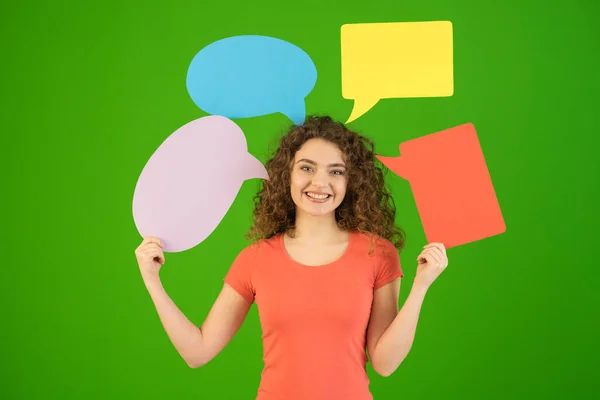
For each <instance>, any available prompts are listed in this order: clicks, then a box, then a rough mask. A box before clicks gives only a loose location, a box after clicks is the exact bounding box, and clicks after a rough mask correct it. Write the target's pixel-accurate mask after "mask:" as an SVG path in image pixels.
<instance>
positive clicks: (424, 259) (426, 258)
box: [417, 250, 436, 264]
mask: <svg viewBox="0 0 600 400" xmlns="http://www.w3.org/2000/svg"><path fill="white" fill-rule="evenodd" d="M417 260H419V263H421V264H423V263H428V264H433V263H434V262H436V260H435V257H433V256H432V254H431V251H430V250H425V251H423V252H422V253H421V254H420V255H419V257H418V258H417Z"/></svg>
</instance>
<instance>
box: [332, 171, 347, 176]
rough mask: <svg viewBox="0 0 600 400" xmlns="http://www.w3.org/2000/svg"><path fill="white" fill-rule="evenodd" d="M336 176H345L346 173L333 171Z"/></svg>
mask: <svg viewBox="0 0 600 400" xmlns="http://www.w3.org/2000/svg"><path fill="white" fill-rule="evenodd" d="M331 173H332V174H334V175H344V171H331Z"/></svg>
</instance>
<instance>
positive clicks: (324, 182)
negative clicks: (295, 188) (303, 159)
mask: <svg viewBox="0 0 600 400" xmlns="http://www.w3.org/2000/svg"><path fill="white" fill-rule="evenodd" d="M311 183H312V184H313V185H314V186H328V185H329V175H327V172H326V171H325V172H319V171H317V172H316V173H315V174H314V175H313V177H312V181H311Z"/></svg>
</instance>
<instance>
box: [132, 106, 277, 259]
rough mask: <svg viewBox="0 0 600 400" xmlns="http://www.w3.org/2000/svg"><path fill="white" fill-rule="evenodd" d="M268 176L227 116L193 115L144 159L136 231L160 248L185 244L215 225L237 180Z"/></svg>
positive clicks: (184, 246)
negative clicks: (149, 237) (155, 241)
mask: <svg viewBox="0 0 600 400" xmlns="http://www.w3.org/2000/svg"><path fill="white" fill-rule="evenodd" d="M253 178H262V179H268V174H267V171H266V169H265V167H264V165H263V164H262V163H261V162H260V161H258V160H257V159H256V158H255V157H254V156H252V155H251V154H249V153H248V147H247V144H246V137H245V136H244V132H243V131H242V130H241V128H240V127H239V126H237V125H236V124H235V123H234V122H233V121H231V120H230V119H228V118H225V117H221V116H208V117H203V118H199V119H196V120H194V121H191V122H189V123H187V124H186V125H184V126H182V127H181V128H179V129H177V130H176V131H175V132H173V133H172V134H171V135H170V136H169V137H168V138H167V139H166V140H165V141H164V142H163V143H162V145H161V146H160V147H159V148H158V149H157V150H156V151H155V152H154V154H153V155H152V157H150V159H149V160H148V162H147V163H146V166H145V167H144V169H143V171H142V173H141V175H140V177H139V179H138V182H137V185H136V187H135V192H134V196H133V218H134V221H135V224H136V226H137V229H138V231H139V233H140V234H141V235H142V237H148V236H154V237H157V238H159V239H160V240H161V241H162V242H163V244H164V246H165V247H164V251H167V252H179V251H184V250H188V249H190V248H192V247H194V246H196V245H198V244H199V243H201V242H202V241H203V240H204V239H206V238H207V237H208V236H209V235H210V234H211V233H212V232H213V231H214V230H215V228H216V227H217V226H218V225H219V223H220V222H221V220H222V219H223V217H224V216H225V214H226V213H227V211H228V210H229V208H230V207H231V204H232V203H233V201H234V200H235V197H236V196H237V194H238V192H239V190H240V187H241V186H242V183H243V182H244V181H245V180H248V179H253Z"/></svg>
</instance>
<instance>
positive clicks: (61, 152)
mask: <svg viewBox="0 0 600 400" xmlns="http://www.w3.org/2000/svg"><path fill="white" fill-rule="evenodd" d="M0 15H1V17H0V18H1V21H0V22H1V23H0V34H1V40H2V62H1V67H0V68H1V76H2V78H1V79H2V108H1V110H2V135H1V137H2V143H1V148H2V154H3V156H2V163H3V172H4V173H3V176H2V178H3V182H2V187H3V190H2V200H3V207H2V208H3V212H2V214H3V217H2V220H3V221H4V222H3V224H2V225H3V229H2V238H3V239H2V242H3V243H2V244H3V246H2V248H3V254H4V255H5V256H6V257H3V263H2V264H3V265H2V276H1V278H0V285H1V286H0V289H1V290H0V293H1V296H2V297H1V299H2V305H3V306H2V316H1V321H2V328H1V329H0V335H1V336H0V339H1V343H2V344H1V346H2V347H1V351H2V353H1V357H0V358H1V359H2V363H1V365H2V367H1V368H2V374H1V376H2V378H1V379H2V382H1V384H0V398H3V399H41V398H44V399H83V398H96V397H97V398H112V399H131V398H145V399H177V398H202V399H203V398H211V399H213V398H214V399H252V398H254V396H255V393H256V389H257V386H258V384H259V380H260V372H261V368H262V360H261V357H262V347H261V342H260V326H259V321H258V315H257V312H256V307H255V306H254V307H253V308H252V310H251V312H250V315H249V316H248V319H247V320H246V322H245V323H244V325H243V326H242V328H241V330H240V331H239V333H238V334H237V335H236V336H235V337H234V339H233V340H232V342H231V343H230V344H229V346H227V347H226V348H225V350H224V351H223V352H222V353H221V354H220V355H218V356H217V358H215V359H214V360H213V361H212V362H211V363H209V364H208V365H206V366H204V367H202V368H200V369H190V368H188V367H187V365H186V364H185V362H184V361H183V360H182V359H181V358H180V356H179V355H178V353H177V352H176V350H175V349H174V347H173V346H172V345H171V344H170V342H169V339H168V337H167V336H166V333H165V332H164V330H163V328H162V326H161V325H160V321H159V320H158V317H157V314H156V312H155V310H154V308H153V304H152V302H151V300H150V297H149V296H148V293H147V292H146V289H145V287H144V285H143V282H142V280H141V278H140V275H139V270H138V267H137V263H136V260H135V256H134V250H135V248H136V247H137V246H138V245H139V243H140V241H141V238H140V236H139V234H138V232H137V230H136V228H135V225H134V223H133V219H132V214H131V200H132V196H133V189H134V186H135V183H136V180H137V178H138V176H139V173H140V172H141V170H142V168H143V167H144V165H145V163H146V161H147V160H148V158H149V157H150V156H151V154H152V153H153V152H154V151H155V150H156V148H157V147H158V146H160V144H161V143H162V142H163V140H165V139H166V138H167V136H168V135H170V134H171V133H172V132H173V131H175V130H176V129H177V128H179V127H180V126H182V125H183V124H185V123H187V122H189V121H191V120H193V119H196V118H199V117H202V116H205V115H206V114H205V113H204V112H203V111H201V110H199V109H198V108H197V107H196V106H195V105H194V104H193V102H192V101H191V99H190V97H189V95H188V93H187V91H186V87H185V76H186V71H187V67H188V65H189V63H190V62H191V60H192V58H193V56H194V55H195V54H196V53H197V52H198V51H199V50H200V49H201V48H202V47H204V46H206V45H208V44H209V43H211V42H213V41H215V40H218V39H221V38H224V37H227V36H233V35H239V34H260V35H269V36H275V37H278V38H281V39H284V40H287V41H290V42H292V43H294V44H296V45H298V46H300V47H302V48H303V49H304V50H305V51H306V52H307V53H308V54H309V55H310V56H311V57H312V59H313V60H314V62H315V64H316V66H317V70H318V80H317V84H316V86H315V88H314V90H313V91H312V93H311V94H310V95H309V96H308V97H307V98H306V104H307V111H308V112H309V113H315V112H319V113H329V114H331V115H332V116H334V117H335V118H338V119H341V120H345V118H347V117H348V116H349V115H350V111H351V108H352V101H351V100H346V99H343V98H342V97H341V76H340V37H339V36H340V35H339V33H340V26H341V25H342V24H345V23H358V22H394V21H398V22H399V21H430V20H450V21H452V23H453V29H454V46H455V47H454V57H455V61H454V66H455V94H454V96H452V97H448V98H430V99H390V100H383V101H380V102H379V104H377V105H376V106H375V107H374V108H373V109H372V110H371V111H369V112H368V113H367V114H365V115H364V116H362V117H361V118H359V119H358V120H357V121H355V122H353V123H352V124H351V126H352V127H353V128H355V129H357V130H359V131H360V132H362V133H364V134H366V135H368V136H370V137H372V138H373V139H374V140H375V141H376V143H377V145H378V147H377V150H378V151H379V152H380V153H382V154H389V155H394V154H397V148H398V147H397V146H398V143H399V142H401V141H404V140H408V139H411V138H415V137H419V136H422V135H425V134H428V133H432V132H435V131H438V130H441V129H445V128H448V127H451V126H455V125H458V124H461V123H465V122H473V123H474V124H475V127H476V128H477V131H478V134H479V139H480V142H481V146H482V149H483V151H484V154H485V157H486V161H487V164H488V168H489V171H490V174H491V176H492V179H493V182H494V186H495V189H496V193H497V196H498V199H499V202H500V205H501V207H502V210H503V213H504V217H505V221H506V224H507V231H506V233H505V234H502V235H499V236H495V237H492V238H488V239H485V240H482V241H478V242H475V243H471V244H468V245H465V246H461V247H458V248H453V249H450V250H449V252H448V256H449V260H450V263H449V266H448V268H447V269H446V271H445V272H444V273H443V275H442V276H441V277H440V278H439V279H438V281H436V282H435V283H434V284H433V286H432V287H431V289H430V291H429V293H428V294H427V297H426V299H425V303H424V305H423V309H422V313H421V317H420V320H419V325H418V328H417V334H416V339H415V343H414V346H413V348H412V350H411V352H410V354H409V355H408V357H407V359H406V360H405V361H404V362H403V363H402V365H401V366H400V367H399V368H398V370H397V371H396V372H395V373H394V374H393V375H392V376H391V377H388V378H382V377H379V376H377V375H376V374H375V373H374V372H373V371H372V369H371V367H370V366H369V370H368V372H369V375H370V377H371V379H372V383H371V390H372V392H373V394H374V397H375V399H403V398H404V399H584V398H585V399H587V398H591V397H593V394H594V393H597V392H598V390H597V389H596V382H595V381H596V380H597V373H598V367H597V365H598V361H597V359H598V356H600V351H599V349H598V344H597V338H598V336H599V335H598V334H599V329H598V320H599V318H598V316H599V313H598V310H599V309H600V307H599V304H598V303H599V302H598V295H597V288H598V284H597V282H598V278H599V277H600V273H599V272H598V271H599V269H600V267H599V266H598V256H597V253H596V251H597V249H598V246H597V238H598V234H597V226H598V222H599V221H598V219H599V218H598V211H597V208H596V205H595V204H597V198H598V191H599V189H598V162H597V148H598V144H599V141H598V138H597V136H598V127H597V124H596V121H595V119H596V117H595V116H594V114H593V113H594V112H596V111H597V109H598V107H597V104H598V101H597V93H598V91H599V90H600V80H599V78H598V71H599V70H600V69H599V65H598V55H597V54H598V52H599V51H600V45H599V38H600V28H599V25H598V22H597V17H598V15H600V6H599V5H598V3H597V2H593V1H571V2H568V1H541V0H540V1H523V2H520V1H516V0H512V1H499V2H495V3H492V2H483V1H480V0H478V1H474V0H473V1H467V0H462V1H458V0H457V1H445V0H437V1H412V2H407V1H375V0H373V1H364V2H356V3H355V4H351V3H345V5H344V6H342V5H334V4H333V2H324V1H323V2H303V1H298V2H289V3H288V2H285V1H270V2H262V3H261V4H258V3H251V2H245V1H240V2H239V3H238V4H233V3H231V2H226V1H217V2H212V3H209V2H206V1H193V2H192V1H190V2H185V3H184V2H174V3H167V2H159V1H146V2H141V1H137V2H133V1H128V2H121V1H97V2H83V1H63V2H39V1H38V2H27V3H25V2H16V1H4V2H2V5H1V6H0ZM236 122H237V123H238V124H239V125H240V126H241V127H242V129H243V130H244V132H245V133H246V136H247V139H248V146H249V152H250V153H252V154H254V155H256V156H257V157H258V158H259V159H260V160H261V161H264V160H265V159H266V157H267V155H268V151H269V149H270V148H269V142H270V141H271V139H272V138H274V137H276V136H277V135H278V134H279V133H280V132H281V131H282V130H283V129H284V128H285V127H286V125H287V124H288V123H289V121H288V120H287V118H286V117H284V116H283V115H280V114H273V115H269V116H263V117H257V118H252V119H246V120H236ZM388 182H389V183H390V185H391V187H392V189H393V192H394V197H395V199H396V203H397V205H398V223H400V224H401V225H402V226H403V227H404V228H405V230H406V231H407V234H408V242H407V248H406V250H405V252H403V253H402V255H401V258H402V260H403V268H404V271H405V273H406V276H405V278H404V280H403V285H402V291H401V298H400V304H403V303H404V301H405V299H406V296H407V295H408V293H409V291H410V288H411V284H412V279H413V278H414V273H415V259H416V256H417V254H418V253H419V251H420V250H421V248H422V246H423V245H424V244H425V242H426V239H425V236H424V233H423V230H422V227H421V224H420V222H419V217H418V213H417V210H416V207H415V203H414V199H413V197H412V194H411V192H410V187H409V185H408V183H407V182H406V181H404V180H402V179H401V178H399V177H397V176H395V175H393V174H389V175H388ZM197 184H198V185H202V181H201V179H200V178H199V179H198V182H197ZM257 185H258V180H251V181H246V182H245V183H244V185H243V186H242V188H241V191H240V193H239V195H238V197H237V198H236V201H235V203H234V204H233V206H232V208H231V210H230V212H229V213H228V214H227V215H226V217H225V219H224V220H223V222H222V223H221V224H220V225H219V227H218V228H217V229H216V231H215V232H214V234H212V235H211V236H210V237H209V238H208V239H207V240H206V241H205V242H203V243H201V244H200V245H198V246H197V247H195V248H193V249H191V250H189V251H186V252H182V253H177V254H167V263H166V265H165V266H164V268H163V270H162V272H161V276H162V280H163V283H164V285H165V288H166V289H167V292H168V293H169V294H170V296H171V297H172V299H173V300H174V301H175V302H176V304H177V305H178V306H179V307H180V308H181V309H182V311H183V312H184V313H185V314H186V315H187V316H188V317H189V318H190V319H191V320H192V321H194V322H195V323H197V324H200V323H202V321H203V319H204V318H205V316H206V314H207V312H208V311H209V309H210V307H211V305H212V302H213V301H214V299H215V297H216V295H217V294H218V292H219V290H220V288H221V285H222V277H223V276H224V274H225V273H226V271H227V269H228V268H229V265H230V263H231V262H232V261H233V259H234V257H235V255H236V254H237V252H238V251H239V250H241V249H242V248H243V247H244V246H245V245H246V242H245V240H244V239H243V234H244V233H245V232H246V230H247V228H248V227H249V224H250V217H251V212H250V210H251V208H250V204H251V197H252V195H253V193H254V192H255V190H256V188H257ZM282 284H286V283H285V282H282Z"/></svg>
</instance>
